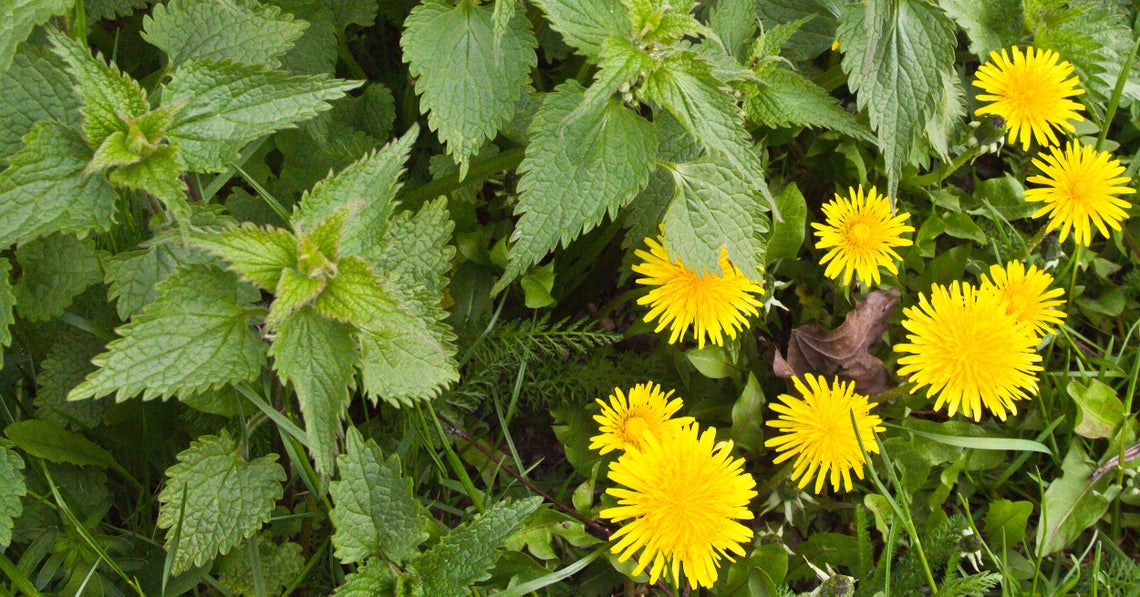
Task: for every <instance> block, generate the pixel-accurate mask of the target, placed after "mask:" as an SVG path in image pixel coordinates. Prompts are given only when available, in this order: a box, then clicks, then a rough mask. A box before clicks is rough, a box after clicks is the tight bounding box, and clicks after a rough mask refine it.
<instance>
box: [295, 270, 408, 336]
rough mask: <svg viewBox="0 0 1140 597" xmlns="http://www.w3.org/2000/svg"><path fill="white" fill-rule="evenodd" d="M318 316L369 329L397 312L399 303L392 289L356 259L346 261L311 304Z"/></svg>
mask: <svg viewBox="0 0 1140 597" xmlns="http://www.w3.org/2000/svg"><path fill="white" fill-rule="evenodd" d="M313 308H314V309H316V311H317V312H318V313H320V314H321V315H323V316H325V317H328V318H330V319H335V320H337V321H342V322H345V323H349V324H352V325H353V326H356V327H362V326H365V325H368V324H369V323H370V322H372V321H374V320H375V319H376V318H377V317H380V316H382V315H383V314H386V313H389V312H392V311H395V310H398V309H399V308H400V299H399V297H397V296H396V293H395V291H394V290H393V288H392V286H391V285H390V284H388V283H387V282H386V281H384V280H381V279H380V278H378V277H377V276H376V274H374V273H373V271H372V268H371V267H370V266H369V265H368V264H367V263H365V262H364V261H363V260H361V259H360V258H358V257H345V258H344V259H341V260H340V262H339V263H338V264H337V272H336V275H335V276H330V277H329V279H328V285H327V287H326V290H324V291H323V292H322V293H321V295H320V296H319V297H317V301H316V302H315V303H314V304H313Z"/></svg>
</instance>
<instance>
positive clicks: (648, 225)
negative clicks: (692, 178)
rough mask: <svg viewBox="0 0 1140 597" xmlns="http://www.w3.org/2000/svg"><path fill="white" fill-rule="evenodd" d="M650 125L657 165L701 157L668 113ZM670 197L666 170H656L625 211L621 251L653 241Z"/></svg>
mask: <svg viewBox="0 0 1140 597" xmlns="http://www.w3.org/2000/svg"><path fill="white" fill-rule="evenodd" d="M653 124H654V126H655V127H656V128H657V138H658V139H659V140H660V145H659V146H658V150H657V159H658V160H659V161H665V162H691V161H693V160H695V159H697V158H698V157H700V155H701V154H702V153H704V151H705V149H704V147H702V146H701V144H700V143H699V142H697V140H696V139H694V138H693V136H692V135H690V134H689V132H688V131H686V130H685V127H684V126H683V125H682V124H681V123H680V122H678V121H677V119H676V118H674V117H673V115H672V114H669V112H667V111H665V110H660V111H657V112H655V113H654V115H653ZM674 194H675V190H674V185H673V175H672V174H671V173H670V171H669V170H668V169H667V168H661V167H658V168H657V169H656V170H654V171H653V174H651V175H650V176H649V184H648V185H646V187H645V189H644V190H642V191H641V192H640V193H638V194H637V197H634V199H633V201H631V202H630V204H629V207H627V208H626V213H625V220H624V222H625V225H626V227H627V228H628V230H629V231H628V233H626V235H625V240H623V241H622V246H623V247H625V248H630V247H638V248H641V247H642V243H643V241H644V239H646V238H657V235H658V234H660V233H661V221H662V220H664V219H665V212H666V211H668V209H669V205H671V204H672V203H673V195H674Z"/></svg>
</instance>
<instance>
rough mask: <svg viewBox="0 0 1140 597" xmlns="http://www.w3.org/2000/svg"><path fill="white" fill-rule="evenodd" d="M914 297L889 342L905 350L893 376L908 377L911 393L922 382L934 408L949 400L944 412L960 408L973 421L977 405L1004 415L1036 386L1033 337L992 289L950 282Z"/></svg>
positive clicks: (978, 410) (1030, 329)
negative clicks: (896, 338) (899, 338)
mask: <svg viewBox="0 0 1140 597" xmlns="http://www.w3.org/2000/svg"><path fill="white" fill-rule="evenodd" d="M918 300H919V302H918V305H915V306H914V307H908V308H906V309H903V316H904V317H905V318H906V319H904V320H903V322H902V324H903V327H904V328H906V330H907V331H908V332H910V333H909V334H907V336H906V338H907V342H906V343H903V344H898V345H896V346H895V352H902V353H907V354H906V355H905V356H903V357H901V358H899V364H900V365H902V367H901V368H900V369H899V375H900V376H904V377H907V376H909V378H910V381H911V383H913V384H914V386H913V387H912V388H911V392H912V393H913V392H915V391H917V390H918V389H919V388H922V387H928V390H927V391H928V393H929V394H931V395H937V401H936V403H935V405H934V408H935V410H938V409H941V408H942V406H943V405H947V407H948V409H949V414H950V416H953V415H954V413H956V412H958V410H959V409H961V411H962V414H963V415H965V416H967V417H972V418H973V419H974V420H975V421H978V420H980V419H981V417H982V407H983V406H985V408H986V409H988V410H989V411H990V412H992V413H993V414H994V415H996V416H997V417H998V418H999V419H1001V420H1003V421H1004V420H1005V419H1006V414H1007V413H1013V414H1017V406H1016V405H1015V404H1014V401H1016V400H1026V399H1028V398H1029V397H1030V396H1032V395H1034V394H1036V393H1037V372H1038V371H1040V370H1041V367H1040V366H1039V365H1038V364H1037V363H1038V362H1039V361H1040V360H1041V356H1040V355H1038V354H1037V353H1036V352H1035V351H1034V349H1035V348H1036V346H1037V336H1036V334H1035V333H1034V331H1033V327H1032V326H1031V325H1030V324H1029V323H1028V322H1022V321H1018V319H1017V316H1016V315H1014V314H1013V313H1010V312H1009V311H1008V309H1007V307H1006V303H1005V301H1004V300H1002V296H1001V294H1000V293H999V292H998V291H997V289H995V288H993V287H984V288H980V289H978V288H975V287H973V286H971V285H969V284H961V283H959V282H953V283H951V284H950V286H949V287H946V286H942V285H935V286H934V287H933V288H932V289H931V293H930V297H929V298H928V297H927V296H926V295H925V294H920V295H919V297H918Z"/></svg>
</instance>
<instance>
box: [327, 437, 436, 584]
mask: <svg viewBox="0 0 1140 597" xmlns="http://www.w3.org/2000/svg"><path fill="white" fill-rule="evenodd" d="M345 443H346V445H347V449H346V451H345V453H344V454H342V455H341V456H340V457H339V458H338V459H337V462H338V467H337V468H338V469H339V470H340V475H341V479H340V480H339V481H333V482H332V485H331V486H330V487H329V494H330V495H331V496H332V499H333V503H334V504H336V506H335V507H334V508H333V509H332V511H331V512H330V513H329V517H330V518H331V519H332V523H333V526H335V527H336V533H335V534H334V535H333V539H332V540H333V545H334V546H335V547H336V557H337V558H339V559H340V560H341V561H342V562H345V563H352V562H359V561H362V560H364V559H366V558H368V557H369V556H372V555H376V556H383V557H385V558H387V559H389V560H391V561H394V562H404V561H406V560H408V559H411V558H412V557H413V556H415V555H417V554H418V552H417V548H418V547H419V544H420V543H423V542H424V541H426V540H427V538H428V534H427V532H425V530H424V526H425V519H424V515H423V512H422V510H423V508H422V507H421V506H420V503H419V501H418V500H417V499H416V497H415V494H413V493H412V484H411V483H410V482H409V481H408V480H407V479H405V478H404V477H403V476H402V474H401V471H400V459H399V457H397V456H396V455H394V454H393V455H391V456H389V457H388V458H387V459H385V458H384V454H383V453H382V452H381V451H380V447H379V446H377V445H376V442H374V441H372V440H368V441H367V442H365V441H364V439H363V438H362V437H361V436H360V432H359V431H357V430H356V429H355V428H349V430H348V434H347V438H346V441H345Z"/></svg>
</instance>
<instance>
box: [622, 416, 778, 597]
mask: <svg viewBox="0 0 1140 597" xmlns="http://www.w3.org/2000/svg"><path fill="white" fill-rule="evenodd" d="M698 435H699V437H698ZM643 437H644V442H643V446H642V448H641V449H640V450H628V451H626V452H625V453H624V454H622V455H621V456H620V457H619V458H618V459H617V460H616V461H614V462H613V463H611V464H610V469H609V479H610V480H611V481H613V482H614V483H615V484H617V485H621V486H622V487H611V488H609V489H607V490H606V493H608V494H610V495H612V496H614V497H616V498H617V500H618V505H617V506H615V507H613V508H606V509H605V510H602V511H601V516H602V518H606V519H609V520H612V521H613V522H621V521H628V522H626V523H625V525H624V526H622V527H621V528H620V529H618V530H617V531H616V532H615V533H614V534H613V537H612V539H613V540H614V541H615V543H614V544H613V545H612V546H611V547H610V551H612V552H613V553H616V554H620V555H619V556H618V561H619V562H624V561H626V560H628V559H629V558H630V556H632V555H633V554H634V553H637V552H638V551H640V552H641V555H640V556H638V560H637V567H636V568H635V569H634V571H633V573H634V574H641V572H642V571H644V570H645V569H646V568H647V567H648V568H649V582H650V583H656V582H657V579H658V578H659V577H660V576H661V574H662V572H663V571H665V570H666V567H668V572H669V573H670V574H671V575H672V577H673V582H674V584H677V585H679V584H680V574H681V572H682V571H683V572H684V575H685V578H687V579H688V581H689V586H690V587H692V588H696V587H711V586H712V585H713V583H715V582H716V578H717V567H718V566H719V565H720V560H721V558H725V557H726V558H728V559H729V560H731V559H732V556H731V555H729V552H731V553H734V554H736V555H740V556H743V555H744V548H742V547H741V544H742V543H747V542H748V541H750V540H751V539H752V529H750V528H748V527H746V526H744V525H742V524H740V523H739V522H737V521H738V520H751V519H752V512H751V511H750V510H749V509H748V502H749V501H751V500H752V498H754V497H756V491H755V487H756V481H755V480H753V479H752V475H749V474H747V473H745V472H744V459H742V458H732V455H731V452H732V442H731V441H728V442H722V443H719V444H718V443H716V430H715V429H711V428H709V429H706V430H705V431H704V433H700V431H699V430H698V428H697V425H695V424H694V425H687V426H685V427H680V428H678V429H677V430H675V432H674V433H670V434H666V435H665V436H663V437H661V438H657V437H656V436H653V435H645V436H643ZM651 565H652V566H651Z"/></svg>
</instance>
